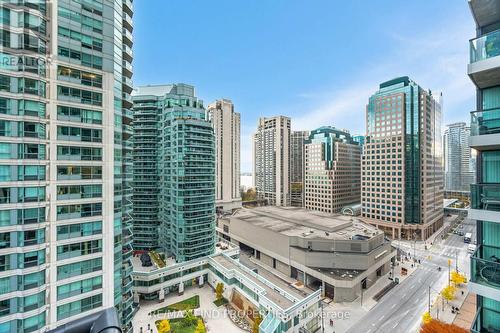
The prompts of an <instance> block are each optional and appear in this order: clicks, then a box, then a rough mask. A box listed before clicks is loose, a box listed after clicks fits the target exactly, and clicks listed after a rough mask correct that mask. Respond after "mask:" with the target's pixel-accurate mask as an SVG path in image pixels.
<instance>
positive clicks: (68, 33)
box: [57, 26, 102, 51]
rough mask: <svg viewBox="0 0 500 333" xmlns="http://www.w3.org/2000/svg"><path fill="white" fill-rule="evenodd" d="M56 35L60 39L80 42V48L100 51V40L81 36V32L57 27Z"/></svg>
mask: <svg viewBox="0 0 500 333" xmlns="http://www.w3.org/2000/svg"><path fill="white" fill-rule="evenodd" d="M57 32H58V35H59V36H62V37H67V38H69V39H72V40H75V41H78V42H81V45H82V47H85V48H88V49H91V50H94V51H102V39H101V38H96V37H92V36H90V35H86V34H82V33H81V32H78V31H75V30H71V29H68V28H65V27H61V26H59V27H58V29H57Z"/></svg>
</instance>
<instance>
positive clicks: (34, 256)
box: [0, 250, 45, 272]
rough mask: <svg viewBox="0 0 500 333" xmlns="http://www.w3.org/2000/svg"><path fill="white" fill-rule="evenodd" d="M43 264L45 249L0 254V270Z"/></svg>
mask: <svg viewBox="0 0 500 333" xmlns="http://www.w3.org/2000/svg"><path fill="white" fill-rule="evenodd" d="M43 264H45V250H40V251H32V252H26V253H12V254H7V255H2V256H0V272H5V271H8V270H11V269H24V268H29V267H36V266H40V265H43Z"/></svg>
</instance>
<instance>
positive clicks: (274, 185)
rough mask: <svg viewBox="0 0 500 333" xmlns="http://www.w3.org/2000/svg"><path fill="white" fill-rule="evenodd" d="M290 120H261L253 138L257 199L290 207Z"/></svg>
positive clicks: (277, 117) (279, 117) (281, 117)
mask: <svg viewBox="0 0 500 333" xmlns="http://www.w3.org/2000/svg"><path fill="white" fill-rule="evenodd" d="M290 125H291V122H290V118H288V117H285V116H276V117H270V118H260V119H259V125H258V127H257V132H256V133H255V134H254V135H253V168H254V170H253V175H254V187H255V189H256V191H257V198H258V199H260V200H267V202H268V203H269V204H270V205H276V206H290V201H291V197H290Z"/></svg>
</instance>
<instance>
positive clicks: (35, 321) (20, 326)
mask: <svg viewBox="0 0 500 333" xmlns="http://www.w3.org/2000/svg"><path fill="white" fill-rule="evenodd" d="M11 1H12V0H11ZM45 315H46V314H45V312H42V313H40V314H37V315H34V316H32V317H29V318H25V319H14V320H11V321H7V322H4V323H1V324H0V332H6V333H7V332H34V331H37V330H40V329H42V328H43V327H44V326H45Z"/></svg>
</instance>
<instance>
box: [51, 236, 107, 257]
mask: <svg viewBox="0 0 500 333" xmlns="http://www.w3.org/2000/svg"><path fill="white" fill-rule="evenodd" d="M101 251H102V240H100V239H98V240H92V241H87V242H82V243H73V244H65V245H60V246H58V247H57V260H64V259H69V258H74V257H79V256H85V255H88V254H92V253H98V252H101Z"/></svg>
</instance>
